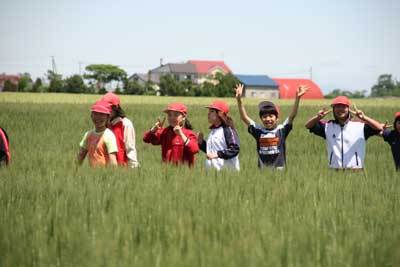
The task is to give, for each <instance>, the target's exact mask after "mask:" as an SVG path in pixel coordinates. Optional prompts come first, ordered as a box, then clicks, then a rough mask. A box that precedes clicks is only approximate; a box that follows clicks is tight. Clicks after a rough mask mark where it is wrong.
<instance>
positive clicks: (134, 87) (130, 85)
mask: <svg viewBox="0 0 400 267" xmlns="http://www.w3.org/2000/svg"><path fill="white" fill-rule="evenodd" d="M124 93H125V94H130V95H142V94H143V93H144V86H142V85H141V84H140V83H139V82H137V81H127V82H126V83H125V84H124Z"/></svg>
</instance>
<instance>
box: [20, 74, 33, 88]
mask: <svg viewBox="0 0 400 267" xmlns="http://www.w3.org/2000/svg"><path fill="white" fill-rule="evenodd" d="M31 90H32V78H31V75H30V74H29V73H27V72H26V73H23V74H21V76H20V79H19V82H18V91H19V92H29V91H31Z"/></svg>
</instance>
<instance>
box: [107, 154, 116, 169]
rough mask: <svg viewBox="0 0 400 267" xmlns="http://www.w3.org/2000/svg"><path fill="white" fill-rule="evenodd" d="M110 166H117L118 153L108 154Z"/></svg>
mask: <svg viewBox="0 0 400 267" xmlns="http://www.w3.org/2000/svg"><path fill="white" fill-rule="evenodd" d="M108 159H109V161H108V166H117V165H118V163H117V154H116V153H110V154H108Z"/></svg>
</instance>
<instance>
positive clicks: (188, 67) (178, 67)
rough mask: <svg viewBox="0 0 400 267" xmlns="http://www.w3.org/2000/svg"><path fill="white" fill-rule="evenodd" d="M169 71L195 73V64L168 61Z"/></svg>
mask: <svg viewBox="0 0 400 267" xmlns="http://www.w3.org/2000/svg"><path fill="white" fill-rule="evenodd" d="M167 65H168V67H169V69H170V71H171V73H191V74H196V73H197V69H196V66H195V65H193V64H191V63H181V64H179V63H178V64H177V63H169V64H167Z"/></svg>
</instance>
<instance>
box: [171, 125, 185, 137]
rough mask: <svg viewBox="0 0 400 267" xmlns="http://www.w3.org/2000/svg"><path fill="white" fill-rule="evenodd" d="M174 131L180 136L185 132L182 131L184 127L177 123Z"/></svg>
mask: <svg viewBox="0 0 400 267" xmlns="http://www.w3.org/2000/svg"><path fill="white" fill-rule="evenodd" d="M173 130H174V132H175V134H176V135H179V136H181V135H182V134H183V132H182V127H181V126H180V125H179V124H178V125H175V127H174V129H173Z"/></svg>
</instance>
